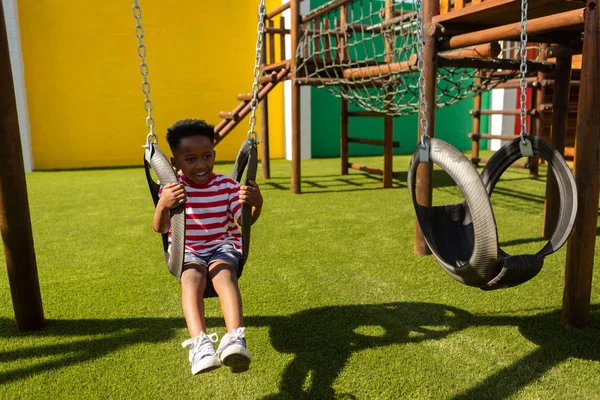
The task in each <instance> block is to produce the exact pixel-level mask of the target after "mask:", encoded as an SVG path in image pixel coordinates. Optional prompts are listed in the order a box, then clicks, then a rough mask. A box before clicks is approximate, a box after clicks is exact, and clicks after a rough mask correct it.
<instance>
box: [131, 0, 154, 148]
mask: <svg viewBox="0 0 600 400" xmlns="http://www.w3.org/2000/svg"><path fill="white" fill-rule="evenodd" d="M133 16H134V17H135V19H136V20H137V24H136V25H135V35H136V36H137V38H138V41H139V43H138V55H139V56H140V59H141V60H142V62H141V63H140V73H141V74H142V77H143V78H144V80H143V81H142V92H143V93H144V94H145V95H146V99H145V100H144V110H146V113H147V114H148V116H147V117H146V127H147V128H148V130H149V133H148V136H147V137H146V145H145V146H144V147H145V148H148V147H149V146H150V143H154V144H156V143H157V142H158V137H157V136H156V134H155V133H154V117H152V100H150V82H148V64H146V45H145V44H144V26H143V25H142V7H141V6H140V4H139V1H138V0H134V2H133Z"/></svg>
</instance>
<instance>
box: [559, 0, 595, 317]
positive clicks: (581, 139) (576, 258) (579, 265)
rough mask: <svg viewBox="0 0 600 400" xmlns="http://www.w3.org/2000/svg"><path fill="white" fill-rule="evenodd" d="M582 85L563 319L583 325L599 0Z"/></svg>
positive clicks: (591, 9)
mask: <svg viewBox="0 0 600 400" xmlns="http://www.w3.org/2000/svg"><path fill="white" fill-rule="evenodd" d="M585 17H586V18H585V28H584V34H583V59H582V61H581V78H580V81H581V85H580V89H579V101H578V108H577V130H576V135H577V136H576V139H575V141H576V146H575V147H576V148H575V159H576V162H575V183H576V184H577V199H578V201H579V209H578V212H577V218H576V219H575V226H574V228H573V232H572V233H571V236H570V237H569V240H568V244H567V265H566V270H565V287H564V292H563V308H562V315H561V319H562V321H563V322H564V323H566V324H569V325H573V326H578V327H583V326H586V325H587V324H588V323H589V319H590V298H591V292H592V270H593V267H594V250H595V246H596V225H597V221H598V186H599V185H598V176H599V173H600V169H599V167H600V164H599V162H598V151H599V150H598V146H599V145H600V112H598V110H600V70H599V69H598V65H600V12H599V11H598V7H597V3H596V1H595V0H588V2H587V8H586V10H585Z"/></svg>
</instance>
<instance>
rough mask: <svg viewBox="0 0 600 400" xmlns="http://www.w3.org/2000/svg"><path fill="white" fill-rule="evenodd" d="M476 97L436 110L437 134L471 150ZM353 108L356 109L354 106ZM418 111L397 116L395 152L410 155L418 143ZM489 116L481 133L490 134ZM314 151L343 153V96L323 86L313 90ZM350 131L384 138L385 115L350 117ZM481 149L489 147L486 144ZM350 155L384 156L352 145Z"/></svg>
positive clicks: (380, 150) (315, 154)
mask: <svg viewBox="0 0 600 400" xmlns="http://www.w3.org/2000/svg"><path fill="white" fill-rule="evenodd" d="M482 103H483V104H482V107H483V108H488V106H489V94H488V93H485V94H484V96H483V101H482ZM472 108H473V98H470V99H466V100H463V101H461V102H458V103H456V104H454V105H452V106H449V107H443V108H440V109H438V110H437V111H436V124H435V137H437V138H439V139H442V140H444V141H446V142H448V143H450V144H452V145H453V146H454V147H456V148H457V149H459V150H469V149H470V148H471V139H469V137H468V136H467V135H468V134H469V133H471V130H472V127H473V117H472V116H471V115H470V114H469V111H470V110H471V109H472ZM351 110H353V108H352V106H351ZM417 123H418V120H417V114H411V115H407V116H403V117H397V118H395V119H394V141H398V142H400V148H397V149H394V154H410V153H412V152H413V151H414V150H415V146H416V144H417V127H418V125H417ZM487 128H488V117H487V116H484V117H482V120H481V133H487ZM311 132H312V133H311V135H312V136H311V143H312V144H311V151H312V157H315V158H319V157H339V155H340V99H339V98H337V97H335V96H333V95H332V94H330V93H329V92H327V91H326V90H324V89H317V88H312V90H311ZM349 132H350V136H352V137H360V138H368V139H383V118H377V117H351V118H350V124H349ZM481 148H486V143H483V141H482V145H481ZM349 153H350V155H351V156H365V155H381V154H383V148H382V147H380V146H370V145H363V144H359V143H350V144H349Z"/></svg>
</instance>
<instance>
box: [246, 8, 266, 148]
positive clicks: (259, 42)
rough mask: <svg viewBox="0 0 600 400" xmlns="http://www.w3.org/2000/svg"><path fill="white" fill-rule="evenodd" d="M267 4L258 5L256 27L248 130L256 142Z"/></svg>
mask: <svg viewBox="0 0 600 400" xmlns="http://www.w3.org/2000/svg"><path fill="white" fill-rule="evenodd" d="M266 10H267V8H266V6H265V0H261V1H260V5H259V6H258V25H257V27H256V31H257V33H258V37H257V39H256V58H255V60H254V82H253V83H252V100H251V101H250V107H251V109H252V112H251V114H250V119H249V123H250V129H249V130H248V139H249V140H250V139H253V140H254V142H255V143H257V144H258V143H259V141H258V134H257V133H256V130H255V129H254V127H255V125H256V108H257V107H258V91H259V89H260V85H259V84H258V79H259V78H260V59H261V54H262V48H263V36H264V33H265V14H266Z"/></svg>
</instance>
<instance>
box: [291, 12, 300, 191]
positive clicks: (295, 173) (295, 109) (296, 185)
mask: <svg viewBox="0 0 600 400" xmlns="http://www.w3.org/2000/svg"><path fill="white" fill-rule="evenodd" d="M290 15H291V20H292V23H291V28H290V36H291V39H292V40H291V42H292V44H291V46H292V49H291V50H292V59H291V62H290V64H291V72H292V184H291V190H292V193H294V194H300V193H301V188H300V158H301V155H302V152H301V148H300V145H301V135H300V128H301V126H300V85H299V84H298V83H297V82H296V77H295V76H296V73H295V71H296V50H297V48H298V40H299V39H300V0H290Z"/></svg>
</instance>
